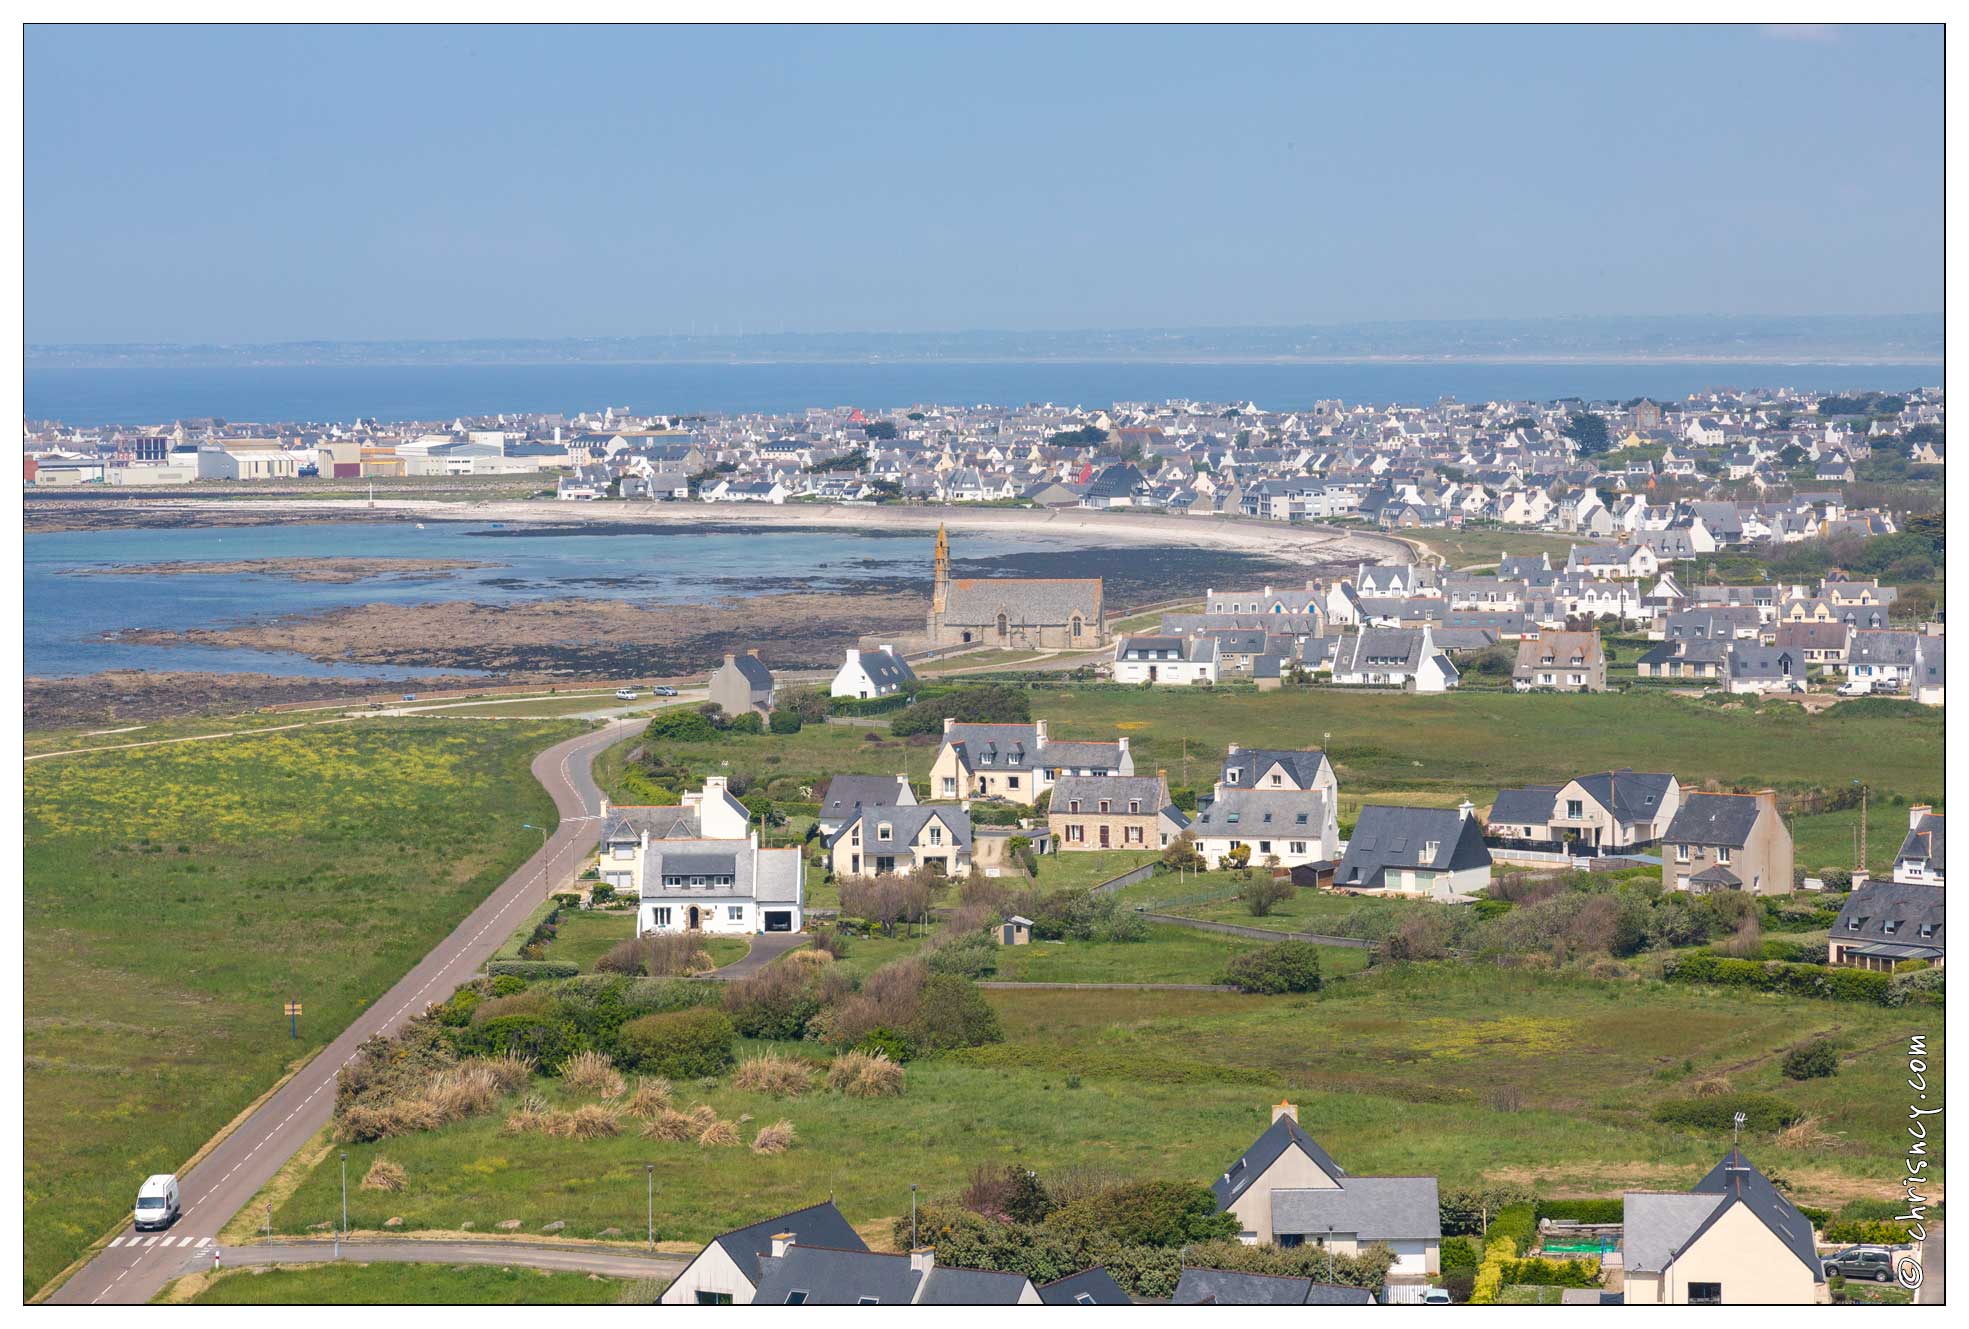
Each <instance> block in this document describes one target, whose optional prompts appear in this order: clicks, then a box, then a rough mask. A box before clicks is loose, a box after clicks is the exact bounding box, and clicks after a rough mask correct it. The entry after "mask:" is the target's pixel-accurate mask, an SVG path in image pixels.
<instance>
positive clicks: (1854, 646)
mask: <svg viewBox="0 0 1969 1329" xmlns="http://www.w3.org/2000/svg"><path fill="white" fill-rule="evenodd" d="M1920 641H1921V636H1920V634H1919V633H1915V632H1888V631H1882V630H1875V629H1871V628H1868V629H1861V630H1859V631H1856V632H1854V633H1853V636H1852V639H1851V640H1850V641H1849V642H1848V643H1847V645H1846V662H1847V663H1848V664H1872V665H1899V666H1901V667H1903V668H1912V667H1913V665H1914V650H1915V647H1916V646H1917V645H1918V644H1919V643H1920Z"/></svg>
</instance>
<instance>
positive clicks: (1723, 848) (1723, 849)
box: [1716, 845, 1730, 863]
mask: <svg viewBox="0 0 1969 1329" xmlns="http://www.w3.org/2000/svg"><path fill="white" fill-rule="evenodd" d="M1716 861H1717V862H1718V863H1727V862H1729V861H1730V850H1729V847H1728V846H1727V845H1718V846H1717V847H1716Z"/></svg>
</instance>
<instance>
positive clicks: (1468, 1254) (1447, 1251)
mask: <svg viewBox="0 0 1969 1329" xmlns="http://www.w3.org/2000/svg"><path fill="white" fill-rule="evenodd" d="M1476 1268H1477V1246H1476V1243H1475V1242H1473V1241H1471V1240H1470V1239H1469V1238H1468V1237H1444V1238H1443V1244H1442V1270H1443V1272H1444V1273H1446V1274H1447V1273H1451V1272H1453V1271H1456V1270H1468V1271H1469V1272H1471V1273H1475V1272H1476Z"/></svg>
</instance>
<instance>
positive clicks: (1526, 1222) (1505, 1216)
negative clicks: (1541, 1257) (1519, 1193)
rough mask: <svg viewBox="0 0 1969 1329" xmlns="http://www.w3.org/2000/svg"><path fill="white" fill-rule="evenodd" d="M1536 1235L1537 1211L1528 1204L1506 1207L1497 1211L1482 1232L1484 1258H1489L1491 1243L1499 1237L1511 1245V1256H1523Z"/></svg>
mask: <svg viewBox="0 0 1969 1329" xmlns="http://www.w3.org/2000/svg"><path fill="white" fill-rule="evenodd" d="M1537 1235H1538V1211H1537V1209H1536V1208H1535V1207H1534V1206H1532V1205H1529V1204H1513V1205H1506V1206H1505V1207H1504V1208H1502V1209H1500V1210H1498V1211H1497V1217H1496V1218H1493V1219H1491V1220H1490V1226H1489V1227H1488V1228H1486V1229H1485V1230H1484V1258H1485V1259H1489V1258H1490V1248H1491V1243H1493V1242H1495V1241H1497V1240H1498V1239H1499V1238H1500V1237H1501V1238H1504V1239H1506V1240H1508V1241H1510V1243H1511V1254H1512V1255H1514V1256H1517V1255H1523V1254H1524V1253H1525V1252H1526V1251H1527V1250H1530V1249H1531V1243H1532V1240H1533V1238H1535V1237H1536V1236H1537Z"/></svg>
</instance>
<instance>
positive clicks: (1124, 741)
mask: <svg viewBox="0 0 1969 1329" xmlns="http://www.w3.org/2000/svg"><path fill="white" fill-rule="evenodd" d="M1114 745H1115V746H1116V747H1118V748H1120V749H1121V751H1122V755H1124V756H1126V755H1127V752H1128V735H1126V734H1123V735H1122V736H1121V737H1119V738H1117V739H1115V741H1114Z"/></svg>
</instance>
